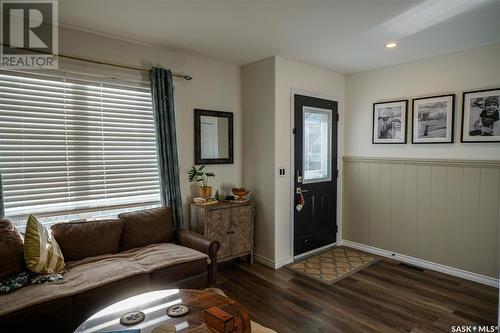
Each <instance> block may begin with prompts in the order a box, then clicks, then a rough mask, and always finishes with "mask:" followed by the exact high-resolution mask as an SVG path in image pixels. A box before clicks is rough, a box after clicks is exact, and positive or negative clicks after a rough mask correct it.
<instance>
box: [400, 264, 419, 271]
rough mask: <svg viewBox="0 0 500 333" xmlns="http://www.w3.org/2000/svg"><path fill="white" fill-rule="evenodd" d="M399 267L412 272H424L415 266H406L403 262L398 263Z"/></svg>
mask: <svg viewBox="0 0 500 333" xmlns="http://www.w3.org/2000/svg"><path fill="white" fill-rule="evenodd" d="M399 266H401V267H404V268H409V269H412V270H414V271H419V272H423V271H424V269H423V268H420V267H417V266H412V265H408V264H405V263H404V262H401V263H399Z"/></svg>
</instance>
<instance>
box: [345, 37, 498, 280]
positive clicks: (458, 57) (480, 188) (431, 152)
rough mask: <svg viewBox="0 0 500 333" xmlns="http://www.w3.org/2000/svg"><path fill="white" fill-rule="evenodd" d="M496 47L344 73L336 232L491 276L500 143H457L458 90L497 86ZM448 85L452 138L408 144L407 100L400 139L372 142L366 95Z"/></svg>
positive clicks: (398, 95)
mask: <svg viewBox="0 0 500 333" xmlns="http://www.w3.org/2000/svg"><path fill="white" fill-rule="evenodd" d="M396 52H397V50H396ZM499 54H500V44H495V45H490V46H485V47H481V48H476V49H471V50H467V51H461V52H456V53H451V54H447V55H442V56H437V57H433V58H428V59H424V60H420V61H415V62H411V63H407V64H402V65H397V66H391V67H387V68H382V69H378V70H373V71H368V72H363V73H358V74H353V75H348V76H347V81H346V82H347V88H346V89H347V101H346V105H347V106H346V108H347V111H346V121H345V136H344V140H345V146H344V149H345V151H344V153H345V156H346V157H349V158H348V161H347V162H346V163H344V166H345V171H344V176H345V183H344V185H345V186H344V191H345V192H344V220H343V238H344V239H347V240H352V241H355V242H358V243H362V244H365V245H370V246H374V247H377V248H381V249H385V250H388V251H393V252H395V253H401V254H405V255H408V256H411V257H415V258H418V259H424V260H428V261H431V262H435V263H440V264H443V265H447V266H450V267H454V268H458V269H463V270H466V271H470V272H474V273H478V274H481V275H485V276H489V277H497V272H498V270H499V269H500V265H499V262H500V249H499V247H498V242H499V241H500V236H499V235H500V227H499V224H500V208H499V207H500V204H499V200H500V199H499V197H500V188H499V186H500V183H499V176H500V170H499V164H500V144H498V143H490V144H461V143H460V131H461V113H462V92H463V91H467V90H478V89H482V88H495V87H500V57H499ZM448 93H454V94H456V109H455V143H453V144H434V145H422V144H420V145H413V144H411V143H410V142H411V124H410V122H411V109H410V110H408V111H409V112H408V119H409V123H408V130H409V131H410V132H409V133H408V142H409V143H408V144H404V145H403V144H401V145H373V144H371V133H372V104H373V103H374V102H377V101H384V100H391V99H409V100H410V101H411V98H415V97H421V96H432V95H439V94H448ZM409 106H410V108H411V103H410V104H409ZM352 156H358V157H361V159H356V158H354V159H352V158H350V157H352ZM367 157H374V158H375V159H374V160H369V159H367ZM391 158H396V159H397V160H399V162H396V163H394V161H392V162H391ZM408 158H410V160H408ZM411 158H417V160H411ZM425 159H446V161H445V162H443V163H440V162H432V161H427V162H425ZM462 160H469V161H470V162H469V163H465V162H460V161H462ZM481 160H490V161H491V160H493V161H495V163H494V164H495V166H491V165H488V164H487V163H486V164H484V163H482V162H480V161H481ZM423 161H424V163H419V162H423ZM485 165H486V166H485Z"/></svg>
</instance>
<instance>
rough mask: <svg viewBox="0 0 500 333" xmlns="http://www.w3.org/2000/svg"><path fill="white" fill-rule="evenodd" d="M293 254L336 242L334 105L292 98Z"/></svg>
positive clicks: (335, 112)
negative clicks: (293, 151)
mask: <svg viewBox="0 0 500 333" xmlns="http://www.w3.org/2000/svg"><path fill="white" fill-rule="evenodd" d="M294 101H295V110H294V113H295V130H294V133H295V136H294V149H295V162H294V164H295V174H294V178H295V180H294V182H295V188H294V189H295V202H294V207H295V209H294V212H295V214H294V255H299V254H301V253H304V252H307V251H311V250H314V249H317V248H320V247H322V246H325V245H328V244H332V243H334V242H335V241H336V239H337V177H338V172H337V122H338V110H337V102H335V101H329V100H326V99H320V98H314V97H308V96H303V95H295V96H294Z"/></svg>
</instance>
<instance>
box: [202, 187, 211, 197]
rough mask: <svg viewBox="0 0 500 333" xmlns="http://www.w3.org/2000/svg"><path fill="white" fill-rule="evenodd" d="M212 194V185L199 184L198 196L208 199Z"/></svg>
mask: <svg viewBox="0 0 500 333" xmlns="http://www.w3.org/2000/svg"><path fill="white" fill-rule="evenodd" d="M211 196H212V186H200V197H202V198H204V199H208V198H210V197H211Z"/></svg>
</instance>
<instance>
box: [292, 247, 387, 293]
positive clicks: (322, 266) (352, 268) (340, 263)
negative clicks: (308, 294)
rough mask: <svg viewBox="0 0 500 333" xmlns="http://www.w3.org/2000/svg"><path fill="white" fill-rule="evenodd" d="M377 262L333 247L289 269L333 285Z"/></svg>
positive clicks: (298, 262)
mask: <svg viewBox="0 0 500 333" xmlns="http://www.w3.org/2000/svg"><path fill="white" fill-rule="evenodd" d="M377 261H378V259H377V258H375V257H372V256H370V255H368V254H364V253H360V252H356V251H352V250H349V249H347V248H345V247H331V248H329V249H328V250H325V251H322V252H320V253H317V254H314V255H312V256H310V257H306V258H304V259H301V260H299V261H297V262H294V263H292V264H290V265H288V266H287V267H288V268H290V269H291V270H293V271H295V272H297V273H300V274H303V275H306V276H308V277H310V278H313V279H315V280H318V281H320V282H323V283H326V284H333V283H335V282H337V281H339V280H341V279H343V278H345V277H347V276H349V275H351V274H353V273H355V272H357V271H359V270H361V269H363V268H365V267H368V266H370V265H371V264H374V263H376V262H377Z"/></svg>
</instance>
